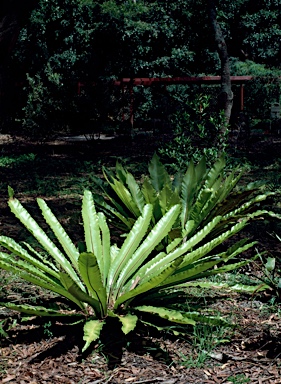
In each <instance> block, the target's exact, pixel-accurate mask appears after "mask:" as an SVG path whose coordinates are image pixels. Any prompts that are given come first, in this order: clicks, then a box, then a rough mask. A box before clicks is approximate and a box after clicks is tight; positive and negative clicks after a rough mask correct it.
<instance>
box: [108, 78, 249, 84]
mask: <svg viewBox="0 0 281 384" xmlns="http://www.w3.org/2000/svg"><path fill="white" fill-rule="evenodd" d="M252 78H253V76H231V77H230V79H231V82H232V83H236V84H237V83H238V84H243V83H245V82H246V81H249V80H252ZM220 82H221V76H201V77H163V78H160V77H151V78H149V77H136V78H128V77H125V78H122V79H120V80H115V81H114V85H118V86H121V85H133V86H135V85H146V86H150V85H152V84H188V83H197V84H210V83H213V84H216V83H217V84H219V83H220Z"/></svg>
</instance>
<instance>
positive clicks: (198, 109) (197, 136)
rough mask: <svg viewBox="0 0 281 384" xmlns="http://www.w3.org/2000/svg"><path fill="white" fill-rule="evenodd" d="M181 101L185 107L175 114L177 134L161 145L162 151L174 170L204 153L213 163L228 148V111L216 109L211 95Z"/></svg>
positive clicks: (160, 152)
mask: <svg viewBox="0 0 281 384" xmlns="http://www.w3.org/2000/svg"><path fill="white" fill-rule="evenodd" d="M179 102H180V105H181V106H182V108H181V109H180V110H179V111H178V112H176V113H175V114H174V116H173V117H172V121H173V125H174V137H173V139H172V140H171V141H170V142H169V143H167V144H165V145H164V146H163V147H162V148H160V149H159V154H160V155H161V156H162V157H163V159H164V161H165V163H166V164H169V167H170V168H171V169H172V170H178V169H184V168H185V166H186V164H187V162H189V161H190V160H193V161H195V162H198V161H199V160H200V159H201V157H202V156H203V155H204V156H205V157H206V160H207V163H208V164H209V165H210V164H212V162H213V159H215V158H217V157H218V156H219V155H220V154H222V153H224V152H225V150H226V148H227V142H228V129H225V131H224V133H223V134H222V126H223V125H224V124H225V118H224V112H223V111H222V112H220V113H217V112H214V111H212V110H211V106H210V103H211V100H210V97H209V96H207V95H198V96H196V97H195V100H193V101H185V102H184V101H182V100H179Z"/></svg>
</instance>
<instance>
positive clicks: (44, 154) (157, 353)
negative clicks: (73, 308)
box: [0, 136, 281, 384]
mask: <svg viewBox="0 0 281 384" xmlns="http://www.w3.org/2000/svg"><path fill="white" fill-rule="evenodd" d="M156 145H157V143H156V142H155V139H154V138H153V137H152V136H146V137H139V138H135V139H134V140H130V139H124V138H118V139H116V140H106V141H105V140H104V141H103V140H100V141H96V142H94V143H90V142H79V143H75V144H74V143H71V142H70V143H64V142H61V143H59V142H54V143H49V144H44V145H37V144H34V143H29V144H28V145H27V143H25V142H22V141H17V142H9V141H8V142H7V143H3V144H2V146H1V150H2V152H1V153H2V156H5V154H7V155H8V154H9V155H10V154H14V155H22V154H23V155H24V154H30V153H32V154H34V156H35V157H34V156H31V157H28V156H27V157H23V162H22V164H21V165H20V166H11V167H10V166H8V167H3V166H2V167H1V168H0V172H1V178H2V187H1V195H0V210H1V217H0V232H1V233H2V234H5V235H9V236H12V237H16V238H17V239H21V238H24V237H25V236H26V233H25V232H24V230H23V229H22V228H21V227H19V226H18V224H17V222H16V221H15V220H14V218H13V217H12V216H11V215H10V214H9V211H8V209H7V205H6V200H7V197H6V196H7V193H6V188H7V184H10V185H12V186H13V188H14V189H16V192H17V197H19V198H21V199H23V200H24V201H25V204H27V206H28V208H29V209H30V210H31V211H32V212H34V213H35V214H37V213H36V212H37V211H36V209H35V205H34V197H36V196H38V195H39V196H41V195H42V196H47V199H48V200H49V203H50V205H52V203H54V204H55V205H56V208H57V209H58V210H59V214H60V216H61V219H62V220H63V222H64V224H67V225H68V226H69V227H70V228H71V227H72V224H73V225H74V223H75V222H76V224H77V218H78V216H77V205H75V201H76V200H77V194H79V191H81V189H83V187H87V186H88V185H89V181H88V178H87V177H86V169H87V167H88V169H90V170H91V171H92V172H100V169H101V165H103V164H105V165H108V164H109V165H112V166H114V164H115V161H116V157H118V156H122V157H123V158H124V157H127V158H130V161H131V160H132V159H133V161H134V162H135V164H136V168H135V170H136V171H137V172H140V173H141V172H142V170H141V169H138V168H137V165H138V162H140V161H143V160H147V161H146V162H148V161H149V160H150V158H151V155H152V153H153V151H154V150H155V148H156ZM240 150H243V153H242V152H241V156H242V155H243V156H244V159H245V162H247V161H251V162H253V163H255V164H256V165H257V167H256V169H255V171H254V174H253V172H252V173H248V174H247V175H246V178H247V180H248V181H249V180H253V179H256V178H257V177H259V178H270V182H272V180H275V178H276V185H277V186H278V182H279V181H278V174H279V172H280V167H279V163H278V162H279V156H280V153H281V141H280V139H279V138H273V137H268V138H266V139H265V138H262V139H257V140H256V139H253V141H252V142H251V143H249V145H248V146H247V148H246V151H245V148H242V147H241V148H240ZM280 157H281V156H280ZM36 159H40V162H39V161H38V162H36ZM54 160H55V161H54ZM69 160H70V161H69ZM273 160H274V161H273ZM85 162H86V163H85ZM82 163H83V167H82V166H81V164H82ZM272 164H273V165H272ZM274 164H275V165H274ZM31 165H33V167H32V166H31ZM74 165H75V166H74ZM76 166H77V167H76ZM91 167H92V168H91ZM73 172H76V176H77V180H78V185H73V179H72V181H71V183H72V184H71V185H68V184H67V183H66V181H65V179H66V177H67V175H69V174H70V173H72V174H73ZM275 174H276V177H275ZM257 175H258V176H257ZM87 176H88V175H87ZM36 177H37V178H38V179H36ZM41 178H43V179H44V180H45V183H42V180H41ZM62 182H64V183H65V184H61V183H62ZM51 184H52V188H50V190H48V189H47V186H48V185H51ZM63 185H64V186H65V188H66V189H67V191H66V194H65V195H63V193H62V191H61V188H62V186H63ZM27 190H28V193H27ZM72 193H73V194H72ZM58 197H60V199H59V200H58ZM74 197H75V199H74ZM58 203H59V206H58ZM76 228H77V227H76ZM278 228H279V227H278V225H277V224H271V223H269V224H268V226H267V227H266V230H265V229H264V226H261V225H257V226H256V227H254V228H252V229H249V234H250V236H254V237H255V238H258V240H260V249H261V250H267V251H269V252H271V253H272V254H273V255H274V256H275V257H279V258H280V252H281V249H280V245H279V244H280V243H279V242H278V241H276V239H273V238H272V236H271V235H270V234H271V233H272V231H275V230H276V229H278ZM72 235H73V236H74V238H75V236H76V237H77V239H78V238H79V233H77V232H73V233H72ZM252 272H255V271H251V269H247V270H244V271H243V273H244V274H250V273H252ZM2 277H3V276H2ZM1 281H2V282H4V284H3V286H2V287H1V288H0V299H1V296H2V297H3V296H4V295H5V297H7V296H8V297H9V299H11V300H14V301H17V300H19V298H20V297H22V294H23V293H24V295H25V296H26V297H28V296H30V293H31V292H32V295H33V296H34V297H35V298H36V297H37V298H39V299H41V298H44V297H45V296H44V295H46V294H45V293H44V292H41V291H36V290H34V289H33V288H30V287H27V286H24V287H23V286H22V283H20V282H18V281H17V279H16V277H15V276H8V277H7V276H4V277H3V279H2V280H1ZM29 289H31V291H29ZM201 295H202V297H201V299H202V301H204V305H205V306H206V307H207V308H212V309H214V310H218V311H219V312H220V313H221V314H222V315H223V316H225V317H226V318H227V319H229V320H231V321H232V322H233V323H235V324H237V327H236V328H235V329H234V330H233V331H231V332H230V331H225V333H224V334H218V331H217V330H213V335H212V336H213V338H210V337H209V336H210V333H211V332H212V330H210V329H208V330H207V334H206V330H201V332H202V333H199V334H198V335H197V337H195V336H196V335H194V334H192V332H191V337H190V338H187V339H183V338H175V337H174V336H171V335H168V334H166V335H164V334H161V335H160V334H155V333H148V331H147V330H144V329H138V331H137V332H136V333H133V334H131V335H130V337H129V338H128V340H127V342H126V344H122V343H121V344H120V339H118V338H117V341H118V342H117V341H116V340H106V339H105V340H104V341H103V342H104V344H103V348H102V345H101V344H96V345H95V346H94V349H93V352H92V353H91V354H89V355H87V356H86V355H85V356H82V355H81V354H80V351H81V340H82V337H81V330H80V328H79V327H77V326H73V325H72V326H68V325H65V324H62V323H60V322H57V323H54V322H53V320H50V319H44V320H40V319H39V320H38V319H34V320H32V322H22V321H20V318H19V317H18V315H16V314H13V313H11V312H9V313H8V312H7V311H6V310H4V309H3V308H2V309H1V307H0V324H2V326H3V327H4V329H5V330H7V332H8V338H4V337H2V338H0V343H1V349H0V377H1V379H2V383H19V384H25V383H31V384H35V383H44V384H45V383H48V384H51V383H67V384H72V383H75V384H76V383H81V384H82V383H83V384H84V383H85V384H86V383H92V384H93V383H112V384H114V383H134V384H137V383H162V384H186V383H198V384H199V383H202V384H203V383H206V384H207V383H227V384H229V383H237V384H238V383H246V382H249V383H254V384H255V383H257V384H260V383H281V311H279V307H278V306H277V305H271V304H270V302H269V297H270V296H267V294H266V293H264V294H260V295H259V296H257V295H254V296H253V297H249V296H244V295H239V294H234V293H230V292H227V291H225V292H223V291H221V290H215V293H214V294H213V295H212V297H209V296H205V295H204V294H201ZM47 299H52V298H51V297H47ZM7 316H8V317H7ZM0 329H1V327H0ZM218 337H219V340H218V341H217V342H216V343H215V339H217V338H218ZM199 339H201V340H202V339H203V340H204V339H205V340H206V342H205V344H204V343H203V344H200V343H199ZM219 341H221V343H219ZM214 343H215V344H214ZM204 351H205V352H204ZM206 354H207V356H208V358H207V360H206V361H205V362H204V363H203V365H202V366H199V363H198V362H196V361H200V359H204V355H206Z"/></svg>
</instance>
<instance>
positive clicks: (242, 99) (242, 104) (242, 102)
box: [240, 84, 244, 111]
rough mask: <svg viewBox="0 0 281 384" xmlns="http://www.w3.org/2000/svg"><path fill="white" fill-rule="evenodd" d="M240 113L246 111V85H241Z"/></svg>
mask: <svg viewBox="0 0 281 384" xmlns="http://www.w3.org/2000/svg"><path fill="white" fill-rule="evenodd" d="M240 111H244V84H240Z"/></svg>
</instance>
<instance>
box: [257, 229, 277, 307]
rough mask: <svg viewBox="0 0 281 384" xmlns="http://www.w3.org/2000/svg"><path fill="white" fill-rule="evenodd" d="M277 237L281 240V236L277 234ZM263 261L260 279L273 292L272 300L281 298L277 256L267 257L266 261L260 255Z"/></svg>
mask: <svg viewBox="0 0 281 384" xmlns="http://www.w3.org/2000/svg"><path fill="white" fill-rule="evenodd" d="M275 236H276V238H277V239H278V240H280V241H281V238H280V237H279V236H278V235H277V234H275ZM259 257H260V260H261V262H262V267H261V271H262V276H261V277H258V279H259V280H260V281H261V282H262V283H263V285H264V287H265V288H269V289H270V290H271V292H272V295H273V297H272V299H271V300H272V302H273V303H274V301H275V300H277V301H278V302H280V300H281V269H280V265H279V263H278V260H276V257H267V259H266V261H265V260H264V258H263V257H262V255H259Z"/></svg>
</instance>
